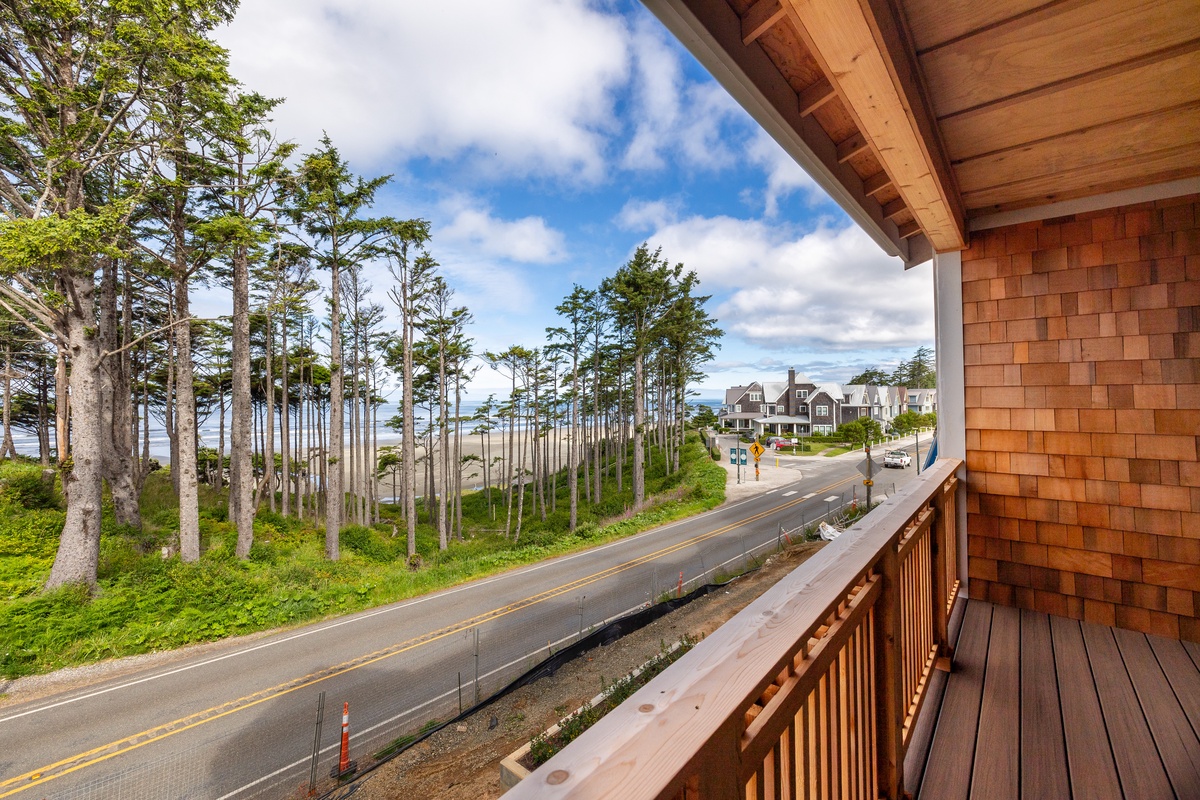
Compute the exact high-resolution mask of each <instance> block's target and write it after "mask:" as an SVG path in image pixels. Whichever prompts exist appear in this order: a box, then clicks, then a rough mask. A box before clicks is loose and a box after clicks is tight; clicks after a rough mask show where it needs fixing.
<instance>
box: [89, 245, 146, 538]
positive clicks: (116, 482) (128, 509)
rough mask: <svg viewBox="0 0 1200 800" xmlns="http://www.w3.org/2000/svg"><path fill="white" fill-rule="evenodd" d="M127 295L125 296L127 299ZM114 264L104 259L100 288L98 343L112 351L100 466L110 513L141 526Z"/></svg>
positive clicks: (103, 368) (106, 371)
mask: <svg viewBox="0 0 1200 800" xmlns="http://www.w3.org/2000/svg"><path fill="white" fill-rule="evenodd" d="M128 302H129V298H128V297H126V303H128ZM117 319H118V318H117V265H116V262H115V261H113V260H112V259H108V260H107V261H106V262H105V265H104V270H103V277H102V279H101V292H100V326H99V330H100V346H101V347H102V348H103V349H104V350H105V351H107V352H109V353H113V355H110V356H108V357H107V358H104V359H103V360H102V362H101V364H100V376H99V377H100V392H101V402H100V407H99V410H98V411H99V416H100V420H101V426H102V427H101V436H102V437H103V440H104V445H103V447H104V449H103V456H102V461H103V467H102V471H103V473H104V478H105V480H107V481H108V486H109V492H110V493H111V495H112V500H113V516H114V517H115V518H116V521H117V524H118V525H126V526H128V527H131V528H136V529H140V528H141V527H142V515H141V509H140V508H139V504H138V495H139V492H138V482H137V481H135V480H134V464H133V443H132V441H131V433H132V416H133V409H132V403H133V397H132V394H133V390H132V386H131V384H130V378H129V372H128V368H127V364H128V360H127V354H126V353H125V352H121V353H117V352H116V351H117V350H119V349H120V346H121V330H120V325H119V323H118V322H117Z"/></svg>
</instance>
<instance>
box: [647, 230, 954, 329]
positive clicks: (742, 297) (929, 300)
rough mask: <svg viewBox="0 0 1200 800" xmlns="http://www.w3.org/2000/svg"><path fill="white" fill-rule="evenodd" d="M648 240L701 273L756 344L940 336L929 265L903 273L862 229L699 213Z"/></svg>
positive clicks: (733, 324)
mask: <svg viewBox="0 0 1200 800" xmlns="http://www.w3.org/2000/svg"><path fill="white" fill-rule="evenodd" d="M649 238H650V241H651V243H652V245H654V246H659V245H661V246H662V248H663V252H664V254H665V255H666V256H667V258H669V259H670V260H671V261H672V262H675V261H682V262H683V263H684V265H685V266H686V267H687V268H688V269H693V270H695V271H696V272H697V274H698V275H699V277H700V280H701V287H702V289H703V290H704V291H706V292H713V293H714V295H716V297H717V306H716V308H715V312H714V314H715V316H716V317H717V318H718V319H719V321H720V325H721V327H722V328H724V329H725V331H726V332H727V333H730V334H733V335H735V336H737V337H738V338H740V339H742V340H743V341H746V342H748V343H750V344H753V345H757V346H761V347H769V348H772V349H805V350H809V351H811V350H821V349H824V350H836V351H847V350H857V349H876V348H895V347H909V346H915V345H917V344H921V343H926V342H928V341H930V340H932V338H933V291H932V284H931V278H930V273H929V271H928V270H927V269H925V268H921V267H918V268H916V269H913V270H908V271H906V270H904V268H903V266H902V265H901V263H900V262H899V261H898V260H896V259H894V258H890V257H888V256H886V255H884V254H883V252H882V251H880V249H879V247H878V245H876V244H875V243H874V242H872V241H871V240H870V239H869V238H868V237H867V236H866V234H864V233H863V232H862V231H861V230H860V229H859V228H857V227H855V226H849V227H844V228H834V227H828V226H822V227H818V228H817V229H816V230H813V231H811V232H808V233H804V234H802V235H799V236H797V235H796V234H795V233H793V232H791V231H789V230H787V227H786V226H782V225H778V224H774V223H772V224H768V223H766V222H764V221H761V220H743V219H734V218H732V217H724V216H721V217H699V216H694V217H690V218H687V219H683V220H680V221H677V222H673V223H670V224H668V225H665V226H663V227H661V228H659V229H658V230H657V231H656V232H655V233H654V234H653V235H651V236H650V237H649Z"/></svg>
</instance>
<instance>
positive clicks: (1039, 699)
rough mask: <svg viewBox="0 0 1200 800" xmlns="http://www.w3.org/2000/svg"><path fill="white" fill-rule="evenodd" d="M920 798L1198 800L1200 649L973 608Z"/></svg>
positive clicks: (1012, 611)
mask: <svg viewBox="0 0 1200 800" xmlns="http://www.w3.org/2000/svg"><path fill="white" fill-rule="evenodd" d="M926 712H927V713H930V714H934V715H936V725H935V727H934V731H933V734H932V744H931V745H930V748H929V755H928V758H927V759H926V761H925V764H924V774H923V780H922V781H921V785H920V792H919V795H921V796H924V797H927V798H941V797H967V796H968V795H969V796H973V797H1021V798H1035V797H1036V798H1059V797H1061V798H1065V799H1067V800H1070V798H1072V797H1074V798H1080V797H1089V798H1090V797H1105V798H1109V797H1112V798H1121V797H1124V798H1159V797H1163V798H1184V797H1188V798H1190V797H1200V647H1197V646H1196V645H1195V644H1193V643H1191V642H1180V641H1176V640H1170V639H1162V638H1160V637H1156V636H1147V635H1145V634H1141V633H1134V632H1131V631H1126V630H1118V629H1115V628H1109V627H1105V626H1101V625H1094V624H1089V623H1080V622H1078V621H1076V620H1071V619H1065V618H1063V617H1051V616H1047V615H1045V614H1039V613H1036V612H1031V611H1016V610H1015V609H1011V608H1006V607H1003V606H993V605H991V604H989V603H983V602H979V601H976V600H971V601H968V602H967V605H966V608H965V613H964V616H963V624H962V629H961V631H960V633H959V637H958V647H957V650H956V652H955V656H954V671H953V672H952V673H950V675H949V677H948V679H947V681H946V688H945V693H944V695H943V698H942V703H941V707H940V708H936V707H932V706H930V707H928V708H927V709H926Z"/></svg>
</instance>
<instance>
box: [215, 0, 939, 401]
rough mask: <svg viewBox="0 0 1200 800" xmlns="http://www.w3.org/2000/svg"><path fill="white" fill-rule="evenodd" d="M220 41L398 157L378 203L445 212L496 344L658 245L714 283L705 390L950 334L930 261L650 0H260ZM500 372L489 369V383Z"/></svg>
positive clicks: (315, 121) (445, 248) (444, 259)
mask: <svg viewBox="0 0 1200 800" xmlns="http://www.w3.org/2000/svg"><path fill="white" fill-rule="evenodd" d="M451 9H452V10H451ZM217 38H218V40H219V41H220V42H221V43H222V44H223V45H225V46H226V47H227V48H229V50H230V52H231V61H232V68H233V71H234V74H235V76H237V77H238V78H239V79H240V80H241V81H242V82H243V83H244V84H245V85H246V86H247V87H249V88H251V89H254V90H256V91H259V92H262V93H263V94H267V95H270V96H277V97H285V98H287V100H286V102H285V103H284V104H283V105H282V106H281V107H280V108H279V109H278V111H277V113H276V115H275V124H276V126H277V128H278V131H279V135H280V137H281V138H284V139H291V140H293V141H295V142H297V143H299V145H300V147H301V150H302V151H307V150H309V149H312V148H313V147H314V146H315V144H316V142H317V140H318V139H319V137H320V135H321V132H322V131H326V132H328V133H329V135H330V137H331V138H332V139H333V141H334V143H335V145H337V146H338V147H339V148H340V149H341V151H342V153H343V155H345V156H346V157H347V158H348V159H349V160H350V163H351V166H352V168H353V169H354V170H355V171H357V172H358V173H360V174H363V175H366V176H374V175H379V174H388V173H390V174H392V175H394V180H393V182H392V183H391V184H390V185H389V186H388V187H387V188H386V189H385V190H384V191H383V192H382V193H381V195H380V202H379V203H378V205H377V206H376V208H375V213H378V214H387V215H392V216H403V217H423V218H425V219H428V220H430V222H431V223H432V227H433V240H432V243H431V246H430V250H431V252H432V254H433V255H434V257H435V258H436V259H437V260H438V261H439V262H440V263H441V265H442V270H443V273H444V274H445V275H446V277H447V279H448V281H449V282H450V283H451V285H452V286H453V287H454V288H455V289H456V291H457V296H456V299H457V302H458V303H460V304H463V305H466V306H467V307H468V308H470V309H471V311H472V313H473V314H474V316H475V320H476V322H475V325H474V326H473V328H472V331H471V333H472V335H473V336H474V338H475V339H476V340H477V343H478V346H479V348H480V349H481V350H482V349H499V348H504V347H506V346H508V345H509V344H515V343H520V344H525V345H528V346H533V345H537V344H539V343H541V341H542V340H543V331H544V329H545V328H546V327H547V326H550V325H557V324H559V321H558V320H557V318H556V316H555V314H554V310H553V309H554V306H555V305H556V304H558V303H559V302H560V301H561V299H562V298H563V297H564V296H565V295H566V294H568V293H569V292H570V290H571V286H572V284H574V283H579V284H582V285H585V286H588V287H593V286H595V285H596V284H597V282H598V281H599V280H600V279H601V278H602V277H603V276H605V275H608V274H611V273H612V272H613V271H614V270H615V269H616V268H617V267H618V266H619V265H620V264H622V263H623V262H624V261H625V260H626V259H627V258H628V257H629V255H630V254H631V253H632V251H633V249H634V248H635V247H636V246H637V245H638V244H639V243H641V242H642V241H649V242H650V243H651V244H652V245H653V246H660V245H661V246H662V248H663V253H664V255H665V256H667V257H668V258H669V259H670V260H671V261H672V262H675V261H682V262H683V263H684V265H685V266H686V267H687V268H689V269H693V270H696V272H697V273H698V274H699V276H700V279H701V286H702V290H703V292H704V293H705V294H711V295H712V300H711V301H710V302H709V312H710V313H711V314H712V315H713V316H715V317H717V318H718V320H719V321H720V324H721V327H722V328H723V329H724V330H725V331H726V335H725V337H724V339H723V341H722V347H721V350H720V351H719V352H718V353H717V355H716V358H715V360H714V362H713V363H712V364H710V365H709V367H708V372H709V376H708V378H707V379H706V380H705V381H703V382H702V383H701V384H700V387H699V388H700V389H701V390H702V394H704V395H705V396H712V395H716V394H719V392H720V391H721V390H722V389H723V387H725V386H727V385H731V384H735V383H739V382H745V381H748V380H753V379H755V378H761V379H774V378H777V377H782V376H783V375H784V374H786V370H787V368H788V367H789V366H795V367H796V368H797V369H800V370H802V371H804V372H806V373H807V374H809V375H810V377H812V378H814V379H817V380H846V379H847V378H848V377H849V376H850V375H851V374H852V373H854V372H856V371H858V370H860V369H861V368H862V367H864V366H868V365H874V364H881V365H889V364H894V363H895V362H897V361H898V360H899V359H901V358H903V357H906V356H907V355H910V354H911V352H912V351H913V350H914V349H915V348H916V347H917V346H919V345H921V344H932V340H933V297H932V284H931V279H930V267H929V265H927V264H926V265H922V266H919V267H917V268H914V269H912V270H908V271H907V272H906V271H905V270H904V269H903V267H902V265H901V263H900V261H899V260H897V259H892V258H889V257H887V256H885V255H883V253H882V252H881V251H880V250H879V249H878V248H877V247H876V246H875V245H874V244H873V243H872V242H871V241H870V240H868V239H867V237H866V236H865V235H864V234H862V233H861V232H859V231H858V229H857V228H856V227H854V226H853V225H852V223H851V222H850V221H849V219H848V218H847V217H846V215H845V214H843V213H842V212H841V210H840V209H839V208H838V207H837V206H836V205H835V204H834V203H833V202H832V201H830V200H829V199H828V198H827V197H826V196H825V194H824V193H823V192H822V191H821V190H820V189H818V188H816V186H815V185H814V184H813V182H812V181H811V180H810V179H809V178H808V176H807V175H806V174H805V173H804V172H803V171H802V170H801V169H800V168H799V167H798V166H796V164H795V163H794V162H792V161H791V160H790V159H789V158H787V156H786V155H785V154H784V153H783V151H782V150H781V149H780V148H779V147H778V145H776V144H775V142H774V141H773V140H771V139H770V138H769V137H768V136H767V135H766V134H765V133H763V132H762V131H761V129H759V127H758V126H757V125H756V124H755V123H754V122H753V121H752V120H751V119H750V117H749V116H748V115H747V114H746V113H745V112H744V111H742V110H741V108H740V107H739V106H737V104H736V103H734V102H733V100H732V99H730V98H729V96H728V95H727V94H726V93H725V91H724V90H723V89H722V88H721V87H720V86H719V85H718V84H717V83H716V82H715V81H714V80H713V79H712V78H711V77H709V75H708V74H707V72H705V71H704V70H703V68H701V67H700V65H699V64H697V63H696V62H695V60H694V59H693V58H692V57H691V56H690V55H689V54H688V53H687V52H686V51H685V50H684V49H683V48H682V47H681V46H680V45H679V44H677V43H676V41H675V40H674V38H673V37H672V36H671V35H670V34H669V33H668V32H667V31H666V30H665V29H664V28H663V27H662V25H661V24H660V23H659V22H658V21H657V19H655V18H654V17H653V15H651V14H650V13H649V12H648V11H646V10H645V9H644V8H643V7H642V6H641V5H640V4H638V3H633V2H585V1H584V0H503V2H495V0H460V2H457V3H454V4H452V5H451V6H447V5H445V4H442V3H420V4H418V3H414V2H411V1H409V0H403V1H402V2H395V0H359V1H358V2H321V1H320V0H243V2H242V6H241V10H240V12H239V14H238V17H237V19H236V20H235V21H234V23H233V24H232V25H231V26H229V27H228V28H226V29H223V30H221V31H219V32H218V37H217ZM367 276H368V279H369V280H370V281H371V283H372V284H373V285H374V286H375V288H376V290H377V292H378V296H379V298H380V300H379V302H381V303H385V304H386V300H385V299H384V291H385V289H386V287H387V285H388V281H387V278H386V273H385V272H384V271H383V270H382V269H379V268H371V269H368V271H367ZM227 302H228V301H227V299H223V298H222V296H221V295H219V294H216V293H208V294H204V295H201V296H200V297H198V298H197V305H198V311H199V312H203V311H204V310H205V307H206V305H207V306H208V307H209V308H210V310H212V311H213V312H214V313H228V312H227V311H219V310H217V309H216V306H219V305H221V304H223V303H227ZM389 311H391V309H390V308H389ZM503 385H504V382H503V380H502V379H501V378H500V377H499V376H498V375H495V374H489V373H488V371H486V370H484V371H481V372H480V374H479V375H478V377H477V379H476V381H475V384H474V385H473V389H472V395H475V394H479V395H480V396H483V395H485V394H486V393H487V392H488V391H493V390H498V389H500V388H502V387H503Z"/></svg>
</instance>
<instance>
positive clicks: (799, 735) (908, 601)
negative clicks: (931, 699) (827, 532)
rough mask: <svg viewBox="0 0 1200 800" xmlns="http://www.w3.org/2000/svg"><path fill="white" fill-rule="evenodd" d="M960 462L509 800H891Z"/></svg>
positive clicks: (950, 585) (940, 578)
mask: <svg viewBox="0 0 1200 800" xmlns="http://www.w3.org/2000/svg"><path fill="white" fill-rule="evenodd" d="M961 464H962V462H961V461H958V460H954V459H940V460H939V461H937V462H936V463H935V464H934V465H933V466H932V467H931V468H930V469H929V470H927V471H926V472H925V473H924V474H922V475H921V476H920V477H919V478H917V479H916V480H915V481H913V482H912V483H911V484H909V485H908V486H907V487H905V488H904V489H902V490H901V491H900V492H898V493H897V494H896V495H894V496H893V497H890V498H888V499H887V500H886V501H885V502H884V503H883V504H882V505H881V506H880V507H878V508H877V509H876V510H875V511H873V512H872V513H871V514H869V515H868V516H867V517H865V518H864V519H863V520H862V521H860V522H859V523H858V524H857V525H855V526H854V527H853V528H851V529H849V530H848V531H846V532H845V533H843V534H842V535H841V536H839V537H838V538H837V539H836V540H835V541H833V542H832V543H830V544H829V545H827V546H826V547H824V548H823V549H822V550H821V551H820V552H819V553H817V554H816V555H814V556H813V557H812V558H811V559H809V560H808V561H807V562H805V563H804V564H803V565H801V566H800V567H798V568H797V569H796V570H795V571H793V572H792V573H791V574H790V575H788V576H787V577H786V578H784V579H783V580H781V581H780V582H779V583H777V584H776V585H775V586H773V587H772V588H771V589H769V590H768V591H767V592H766V593H764V594H763V595H762V596H761V597H759V598H758V599H757V600H755V601H754V602H753V603H751V604H750V605H749V606H747V607H746V608H745V609H743V610H742V611H741V612H740V613H739V614H738V615H737V616H735V617H734V618H733V619H731V620H730V621H729V622H727V623H726V624H725V625H723V626H721V628H719V629H718V630H717V631H716V632H714V633H713V634H712V635H711V636H709V637H708V638H706V639H705V640H704V641H703V642H701V643H700V644H699V645H697V646H696V647H695V648H694V649H693V650H692V651H691V652H690V653H688V654H687V655H686V656H684V657H683V658H682V659H680V660H679V661H678V662H677V663H676V664H674V665H673V666H672V667H670V668H669V669H668V670H666V671H665V672H664V673H663V674H662V675H659V676H658V677H657V678H655V679H654V680H653V681H651V682H650V683H649V684H648V685H646V686H645V687H643V688H642V689H641V690H639V691H638V692H637V693H636V694H634V695H633V696H632V697H631V698H630V699H629V700H627V701H625V703H623V704H622V705H621V706H620V707H619V708H618V709H616V710H614V711H613V712H611V713H609V714H608V715H607V716H606V717H604V719H602V720H601V721H600V722H599V723H597V724H596V725H595V726H594V727H593V728H592V729H591V730H589V731H587V732H586V733H584V734H583V735H582V736H581V737H580V738H579V739H577V740H576V741H574V742H573V743H572V744H570V745H569V746H567V747H566V748H564V749H563V751H562V752H561V753H559V754H558V755H556V756H555V757H554V758H552V759H551V760H550V761H548V762H547V763H546V764H544V765H543V766H542V767H540V768H539V769H538V770H537V771H535V772H534V773H533V774H532V775H531V776H529V777H528V778H527V779H525V780H524V781H522V782H521V784H520V785H518V786H517V787H516V788H514V789H513V790H512V791H511V792H510V794H509V795H508V797H511V798H513V799H514V800H518V799H519V798H525V797H528V798H533V797H537V798H559V797H562V798H584V797H587V798H601V797H603V798H620V799H621V800H635V799H636V798H646V799H649V798H657V799H660V800H666V799H667V798H684V799H685V800H694V799H696V798H722V799H724V798H734V797H745V798H747V800H753V799H754V798H798V797H811V798H843V797H844V798H864V800H875V798H879V797H893V798H895V797H900V796H901V787H902V786H903V774H902V771H903V764H904V754H905V752H906V750H907V748H908V745H909V741H910V737H911V735H912V732H913V727H914V723H915V721H916V719H917V715H918V713H919V712H920V709H921V704H922V701H923V700H924V698H925V693H926V689H927V688H928V686H929V677H930V673H931V671H932V670H933V669H934V667H935V664H936V662H937V660H938V659H939V658H943V657H946V656H948V655H949V647H948V645H947V639H946V635H947V620H948V617H949V612H950V609H951V607H952V605H953V603H954V598H955V596H956V594H957V592H958V585H959V583H958V572H957V564H958V558H957V555H956V553H955V544H956V519H957V517H956V516H955V496H956V494H955V485H956V483H957V478H956V477H955V473H956V471H957V470H958V468H959V467H960V466H961Z"/></svg>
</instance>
